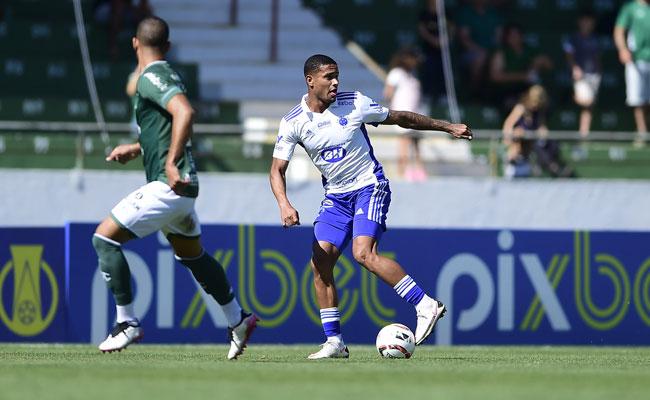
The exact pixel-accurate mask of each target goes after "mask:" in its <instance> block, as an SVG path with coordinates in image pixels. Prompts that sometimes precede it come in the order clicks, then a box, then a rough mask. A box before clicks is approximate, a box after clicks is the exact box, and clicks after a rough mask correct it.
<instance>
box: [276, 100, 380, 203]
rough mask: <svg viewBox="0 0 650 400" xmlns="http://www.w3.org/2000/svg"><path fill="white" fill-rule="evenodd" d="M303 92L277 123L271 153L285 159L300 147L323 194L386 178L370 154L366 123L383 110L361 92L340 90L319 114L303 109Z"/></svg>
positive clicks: (351, 189)
mask: <svg viewBox="0 0 650 400" xmlns="http://www.w3.org/2000/svg"><path fill="white" fill-rule="evenodd" d="M306 98H307V96H306V95H305V96H303V98H302V101H301V102H300V104H298V105H297V106H295V107H294V108H293V109H292V110H291V111H289V113H288V114H287V115H285V116H284V118H282V121H281V122H280V129H279V133H278V139H277V142H276V145H275V150H274V151H273V157H274V158H279V159H282V160H287V161H288V160H290V159H291V156H292V155H293V151H294V149H295V147H296V145H300V146H302V147H303V148H304V149H305V151H306V152H307V154H308V155H309V157H310V158H311V159H312V161H313V163H314V165H316V167H317V168H318V170H319V171H320V173H321V175H322V177H323V187H324V188H325V192H326V193H345V192H350V191H353V190H356V189H360V188H362V187H364V186H368V185H372V184H376V183H377V182H379V181H383V180H385V177H384V171H383V168H382V166H381V164H380V163H379V161H377V159H376V158H375V156H374V154H373V149H372V145H371V144H370V140H369V138H368V132H367V130H366V127H365V124H373V125H375V126H376V125H377V124H378V123H379V122H382V121H384V120H385V119H386V118H387V117H388V109H387V108H386V107H383V106H382V105H380V104H378V103H376V102H375V101H373V100H372V99H370V98H368V97H366V96H364V95H363V94H361V93H360V92H339V93H338V94H337V96H336V101H335V102H333V103H332V104H331V105H330V106H329V107H328V108H327V110H325V111H324V112H323V113H317V112H313V111H311V110H310V109H309V107H307V104H306V103H305V99H306Z"/></svg>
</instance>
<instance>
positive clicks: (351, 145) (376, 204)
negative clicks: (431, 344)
mask: <svg viewBox="0 0 650 400" xmlns="http://www.w3.org/2000/svg"><path fill="white" fill-rule="evenodd" d="M304 74H305V81H306V83H307V94H306V95H305V96H303V98H302V100H301V101H300V104H298V105H297V106H295V107H294V108H293V109H292V110H291V111H289V113H288V114H287V115H285V116H284V118H282V121H281V122H280V130H279V133H278V139H277V142H276V145H275V150H274V152H273V163H272V165H271V172H270V180H271V189H272V190H273V194H274V195H275V197H276V199H277V201H278V205H279V207H280V215H281V219H282V224H283V226H285V227H289V226H293V225H298V224H299V223H300V218H299V216H298V211H297V210H296V209H295V208H294V207H293V206H292V205H291V203H290V202H289V199H288V198H287V194H286V179H285V173H286V170H287V167H288V165H289V160H290V159H291V156H292V155H293V151H294V148H295V146H296V145H300V146H301V147H303V148H304V149H305V151H306V152H307V154H308V155H309V157H311V159H312V161H313V163H314V165H316V167H317V168H318V169H319V170H320V172H321V174H322V178H323V186H324V188H325V199H324V200H323V201H322V203H321V208H320V212H319V215H318V217H317V218H316V221H315V222H314V237H315V240H314V242H313V245H312V259H311V261H312V269H313V271H314V287H315V289H316V297H317V300H318V304H319V307H320V316H321V322H322V324H323V330H324V332H325V336H326V337H327V341H326V342H325V343H324V344H323V345H322V346H321V349H320V350H319V351H317V352H315V353H313V354H311V355H309V357H308V358H310V359H319V358H347V357H349V354H350V353H349V351H348V348H347V346H346V345H345V343H344V341H343V337H342V335H341V326H340V314H339V310H338V308H337V306H338V297H337V292H336V286H335V283H334V274H333V271H334V266H335V265H336V260H337V259H338V257H339V255H340V254H341V252H342V251H343V250H344V249H345V247H346V246H347V245H348V243H349V242H350V240H352V254H353V255H354V259H355V260H356V261H357V262H358V263H359V264H361V265H362V266H364V267H365V268H366V269H367V270H368V271H370V272H372V273H374V274H375V275H377V276H378V277H379V278H380V279H381V280H383V281H384V282H386V283H387V284H389V285H391V286H392V287H393V288H394V289H395V291H396V292H397V294H398V295H400V296H401V297H402V298H404V299H405V300H406V301H408V302H409V303H411V304H412V305H413V306H415V309H416V313H417V327H416V330H415V339H416V344H421V343H422V342H423V341H424V340H425V339H426V338H427V337H428V336H429V335H430V334H431V331H432V330H433V328H434V326H435V324H436V322H437V321H438V320H439V319H440V318H442V316H443V315H444V313H445V306H444V305H443V304H442V302H440V301H437V300H434V299H433V298H431V297H429V296H427V295H426V294H425V292H424V291H423V290H422V289H421V288H420V287H419V286H418V285H417V283H415V281H414V280H413V278H411V277H410V276H409V275H407V274H406V273H405V272H404V269H402V267H401V266H400V265H399V264H398V263H397V262H395V261H393V260H391V259H389V258H386V257H383V256H381V255H380V254H379V253H378V251H377V243H378V241H379V239H380V238H381V235H382V233H383V232H384V231H385V230H386V214H387V212H388V207H389V205H390V196H391V191H390V187H389V183H388V180H387V179H386V177H385V176H384V172H383V169H382V166H381V164H380V163H379V161H377V159H376V158H375V156H374V154H373V149H372V146H371V144H370V140H369V138H368V132H367V131H366V128H365V124H372V125H375V126H376V125H378V124H387V125H398V126H401V127H403V128H407V129H417V130H436V131H444V132H448V133H449V134H450V135H452V136H453V137H456V138H462V139H468V140H471V139H472V131H471V130H470V128H469V127H468V126H467V125H464V124H452V123H449V122H447V121H441V120H436V119H432V118H429V117H426V116H424V115H420V114H416V113H413V112H408V111H396V110H389V109H387V108H385V107H383V106H381V105H380V104H378V103H376V102H375V101H373V100H371V99H370V98H368V97H366V96H364V95H363V94H361V93H359V92H339V91H338V87H339V69H338V66H337V64H336V62H335V61H334V60H333V59H331V58H330V57H328V56H325V55H322V54H316V55H313V56H311V57H309V58H308V59H307V61H305V66H304Z"/></svg>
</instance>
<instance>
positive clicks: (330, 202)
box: [320, 199, 334, 208]
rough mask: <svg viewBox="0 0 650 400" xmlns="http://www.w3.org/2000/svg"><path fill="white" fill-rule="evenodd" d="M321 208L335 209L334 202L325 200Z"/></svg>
mask: <svg viewBox="0 0 650 400" xmlns="http://www.w3.org/2000/svg"><path fill="white" fill-rule="evenodd" d="M320 206H321V207H323V208H330V207H334V202H333V201H332V200H330V199H325V200H323V201H322V202H321V203H320Z"/></svg>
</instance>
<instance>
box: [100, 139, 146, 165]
mask: <svg viewBox="0 0 650 400" xmlns="http://www.w3.org/2000/svg"><path fill="white" fill-rule="evenodd" d="M141 152H142V151H141V149H140V143H129V144H121V145H119V146H117V147H116V148H114V149H113V151H111V154H109V155H108V156H106V161H117V162H119V163H120V164H126V163H128V162H129V161H131V160H133V159H134V158H137V157H138V156H139V155H140V153H141Z"/></svg>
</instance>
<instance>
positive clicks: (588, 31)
mask: <svg viewBox="0 0 650 400" xmlns="http://www.w3.org/2000/svg"><path fill="white" fill-rule="evenodd" d="M577 24H578V31H577V32H576V33H574V34H573V35H571V36H570V37H569V38H568V39H567V40H566V41H565V42H564V43H563V48H564V52H565V54H566V58H567V62H568V63H569V66H570V67H571V76H572V79H573V98H574V100H575V102H576V104H577V105H578V106H580V108H581V111H580V124H579V128H578V130H579V132H580V136H581V137H582V139H583V140H584V139H586V137H587V136H588V135H589V131H590V129H591V119H592V111H591V108H592V106H593V104H594V102H595V100H596V95H597V94H598V87H599V86H600V79H601V76H602V75H601V71H602V68H601V64H600V49H599V45H598V38H597V37H596V35H595V34H594V29H595V28H596V17H595V15H594V14H593V12H592V11H591V10H583V11H582V12H581V13H580V15H579V16H578V21H577ZM573 157H574V159H584V158H586V157H587V148H586V144H585V143H582V144H581V145H580V146H578V147H576V148H575V149H574V152H573Z"/></svg>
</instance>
